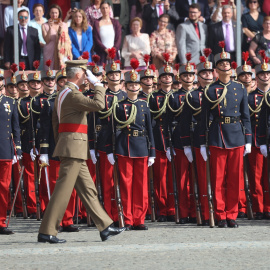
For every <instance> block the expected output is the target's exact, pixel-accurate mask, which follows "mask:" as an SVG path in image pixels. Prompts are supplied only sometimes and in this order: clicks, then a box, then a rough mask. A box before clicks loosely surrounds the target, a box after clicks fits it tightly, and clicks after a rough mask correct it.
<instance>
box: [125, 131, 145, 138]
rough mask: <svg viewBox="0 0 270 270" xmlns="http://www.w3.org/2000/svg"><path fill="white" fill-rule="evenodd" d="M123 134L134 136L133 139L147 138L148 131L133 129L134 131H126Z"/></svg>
mask: <svg viewBox="0 0 270 270" xmlns="http://www.w3.org/2000/svg"><path fill="white" fill-rule="evenodd" d="M123 132H124V133H125V134H128V136H132V137H144V136H147V131H146V130H136V129H132V130H124V131H123Z"/></svg>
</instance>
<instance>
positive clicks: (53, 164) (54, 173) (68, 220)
mask: <svg viewBox="0 0 270 270" xmlns="http://www.w3.org/2000/svg"><path fill="white" fill-rule="evenodd" d="M59 169H60V161H57V160H50V166H49V179H50V191H51V194H52V193H53V190H54V187H55V184H56V181H57V179H58V177H59ZM75 199H76V191H75V189H73V191H72V193H71V197H70V200H69V203H68V206H67V209H66V212H65V214H64V217H63V219H62V226H64V227H66V226H69V225H71V224H73V216H74V213H75Z"/></svg>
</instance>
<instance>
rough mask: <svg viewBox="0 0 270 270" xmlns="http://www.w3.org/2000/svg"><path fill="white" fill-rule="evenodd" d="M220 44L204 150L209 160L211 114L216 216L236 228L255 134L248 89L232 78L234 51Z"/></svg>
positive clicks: (205, 109) (208, 92)
mask: <svg viewBox="0 0 270 270" xmlns="http://www.w3.org/2000/svg"><path fill="white" fill-rule="evenodd" d="M219 44H220V46H221V47H222V52H221V53H220V54H217V55H215V57H214V59H215V64H216V70H217V73H218V75H219V79H218V80H217V81H216V82H213V83H212V84H210V86H207V87H206V89H205V92H204V95H203V100H202V116H201V129H200V144H201V149H200V151H201V154H202V157H203V159H204V160H205V161H206V160H207V158H208V157H207V152H206V151H207V150H206V147H205V144H206V136H205V135H206V130H207V127H208V126H209V115H210V113H211V114H212V116H213V121H212V123H211V124H210V126H209V140H208V144H209V149H210V164H211V181H212V188H213V194H214V207H215V217H216V219H217V221H218V227H220V228H224V227H227V226H229V227H233V228H235V227H238V224H237V223H236V221H235V220H236V218H237V215H238V202H239V183H240V181H241V179H242V175H243V154H244V152H245V154H248V153H250V152H251V141H252V134H251V125H250V116H249V109H248V101H247V91H246V89H245V87H244V86H243V85H242V84H241V83H238V82H234V81H231V80H230V75H231V64H230V62H231V60H230V54H229V53H227V52H225V51H224V47H225V42H223V41H222V42H220V43H219ZM244 146H245V147H244ZM244 148H245V149H244ZM225 174H226V177H224V175H225ZM225 180H226V181H225Z"/></svg>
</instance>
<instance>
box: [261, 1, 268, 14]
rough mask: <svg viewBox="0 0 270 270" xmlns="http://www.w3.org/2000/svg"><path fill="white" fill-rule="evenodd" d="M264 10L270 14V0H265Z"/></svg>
mask: <svg viewBox="0 0 270 270" xmlns="http://www.w3.org/2000/svg"><path fill="white" fill-rule="evenodd" d="M262 11H263V13H264V14H266V15H267V16H270V1H269V0H263V3H262Z"/></svg>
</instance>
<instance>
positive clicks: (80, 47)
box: [77, 34, 82, 52]
mask: <svg viewBox="0 0 270 270" xmlns="http://www.w3.org/2000/svg"><path fill="white" fill-rule="evenodd" d="M77 39H78V43H79V50H80V52H81V51H82V35H78V34H77Z"/></svg>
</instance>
